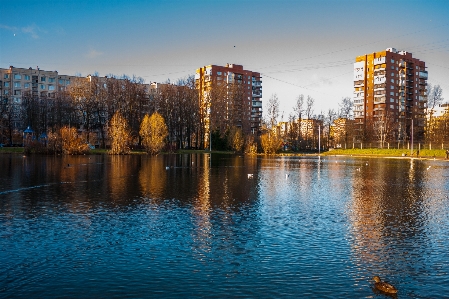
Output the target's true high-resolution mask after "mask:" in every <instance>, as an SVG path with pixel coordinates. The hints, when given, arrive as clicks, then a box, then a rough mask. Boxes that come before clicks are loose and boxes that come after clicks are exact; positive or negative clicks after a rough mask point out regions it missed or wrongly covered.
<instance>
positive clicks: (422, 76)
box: [419, 71, 429, 80]
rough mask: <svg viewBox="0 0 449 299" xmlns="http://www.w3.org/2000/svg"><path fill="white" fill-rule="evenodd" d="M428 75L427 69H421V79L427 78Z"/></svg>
mask: <svg viewBox="0 0 449 299" xmlns="http://www.w3.org/2000/svg"><path fill="white" fill-rule="evenodd" d="M428 77H429V74H428V73H427V71H420V72H419V78H420V79H424V80H427V78H428Z"/></svg>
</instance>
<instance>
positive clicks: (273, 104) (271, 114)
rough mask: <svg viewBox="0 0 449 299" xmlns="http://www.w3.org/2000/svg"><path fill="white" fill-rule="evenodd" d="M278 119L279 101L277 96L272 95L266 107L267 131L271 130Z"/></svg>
mask: <svg viewBox="0 0 449 299" xmlns="http://www.w3.org/2000/svg"><path fill="white" fill-rule="evenodd" d="M278 117H279V99H278V96H277V94H272V95H271V97H270V99H269V100H268V105H267V124H268V126H269V129H273V128H274V127H275V126H276V124H277V120H278Z"/></svg>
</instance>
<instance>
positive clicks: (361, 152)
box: [323, 148, 446, 158]
mask: <svg viewBox="0 0 449 299" xmlns="http://www.w3.org/2000/svg"><path fill="white" fill-rule="evenodd" d="M417 153H418V150H417V149H415V150H414V151H413V153H412V155H411V153H410V150H404V149H380V148H367V149H334V150H331V151H328V152H325V153H323V155H324V156H332V155H346V156H350V155H353V156H379V157H404V156H405V157H410V156H412V157H417ZM419 157H421V158H445V157H446V151H445V150H442V149H434V150H429V149H422V150H420V151H419Z"/></svg>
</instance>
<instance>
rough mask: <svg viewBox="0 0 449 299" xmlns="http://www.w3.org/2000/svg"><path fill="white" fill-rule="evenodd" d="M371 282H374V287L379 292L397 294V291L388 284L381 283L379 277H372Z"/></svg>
mask: <svg viewBox="0 0 449 299" xmlns="http://www.w3.org/2000/svg"><path fill="white" fill-rule="evenodd" d="M373 280H374V281H375V283H374V287H375V288H376V289H378V290H379V291H382V292H384V293H388V294H396V293H397V292H398V290H397V289H396V288H395V287H394V286H392V285H391V284H389V283H388V282H385V281H382V280H381V279H380V277H379V276H374V277H373Z"/></svg>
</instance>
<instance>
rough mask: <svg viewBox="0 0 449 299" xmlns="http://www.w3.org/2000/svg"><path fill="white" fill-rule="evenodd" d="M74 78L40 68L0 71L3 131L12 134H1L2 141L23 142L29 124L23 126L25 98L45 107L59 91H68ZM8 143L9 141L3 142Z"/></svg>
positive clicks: (0, 113)
mask: <svg viewBox="0 0 449 299" xmlns="http://www.w3.org/2000/svg"><path fill="white" fill-rule="evenodd" d="M74 78H75V76H67V75H60V74H58V72H57V71H44V70H41V69H39V67H36V68H35V69H33V68H31V67H30V68H16V67H14V66H10V67H9V68H7V69H6V68H5V69H4V68H0V103H1V107H0V116H1V117H2V122H1V129H2V131H8V132H9V133H8V134H2V138H3V139H10V140H9V143H11V139H17V140H18V141H20V136H21V134H22V132H23V130H25V128H26V127H27V125H28V124H26V123H24V121H26V120H25V119H24V117H23V115H22V114H23V112H24V101H25V99H28V100H29V99H33V100H36V101H39V102H40V104H41V106H42V105H46V103H47V101H46V100H47V99H54V98H55V96H56V94H57V93H58V92H62V91H65V90H66V89H67V86H68V85H69V84H70V82H71V80H73V79H74ZM41 108H42V107H41ZM7 135H9V138H8V137H7ZM15 135H17V137H16V138H14V136H15ZM5 142H8V141H6V140H1V141H0V143H5ZM12 143H15V141H13V142H12Z"/></svg>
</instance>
